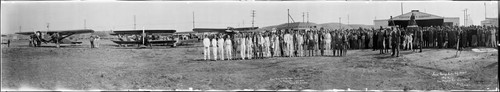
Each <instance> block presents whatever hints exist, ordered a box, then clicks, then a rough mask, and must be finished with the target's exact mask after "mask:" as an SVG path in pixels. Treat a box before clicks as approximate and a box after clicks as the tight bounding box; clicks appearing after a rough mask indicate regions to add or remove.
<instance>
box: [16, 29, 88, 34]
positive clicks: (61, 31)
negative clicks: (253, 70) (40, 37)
mask: <svg viewBox="0 0 500 92" xmlns="http://www.w3.org/2000/svg"><path fill="white" fill-rule="evenodd" d="M40 32H42V33H48V34H52V33H59V34H60V35H71V34H83V33H93V32H94V30H92V29H77V30H54V31H40ZM16 34H21V35H31V34H35V32H17V33H16Z"/></svg>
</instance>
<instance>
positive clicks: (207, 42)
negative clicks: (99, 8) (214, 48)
mask: <svg viewBox="0 0 500 92" xmlns="http://www.w3.org/2000/svg"><path fill="white" fill-rule="evenodd" d="M203 47H204V48H203V54H204V56H203V58H204V59H205V60H207V58H208V59H210V38H208V35H207V34H204V35H203Z"/></svg>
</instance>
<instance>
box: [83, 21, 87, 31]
mask: <svg viewBox="0 0 500 92" xmlns="http://www.w3.org/2000/svg"><path fill="white" fill-rule="evenodd" d="M83 29H87V19H83Z"/></svg>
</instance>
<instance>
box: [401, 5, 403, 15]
mask: <svg viewBox="0 0 500 92" xmlns="http://www.w3.org/2000/svg"><path fill="white" fill-rule="evenodd" d="M401 15H403V2H401Z"/></svg>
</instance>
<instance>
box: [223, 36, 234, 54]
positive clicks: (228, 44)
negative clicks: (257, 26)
mask: <svg viewBox="0 0 500 92" xmlns="http://www.w3.org/2000/svg"><path fill="white" fill-rule="evenodd" d="M225 48H226V57H227V60H232V59H233V54H232V53H233V43H232V40H231V36H230V35H227V36H226V42H225Z"/></svg>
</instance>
